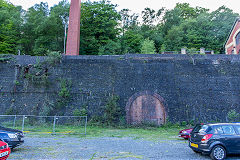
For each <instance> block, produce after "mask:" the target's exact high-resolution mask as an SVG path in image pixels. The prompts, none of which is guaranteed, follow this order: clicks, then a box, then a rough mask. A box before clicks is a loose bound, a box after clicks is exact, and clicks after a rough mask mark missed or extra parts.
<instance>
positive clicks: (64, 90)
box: [55, 79, 71, 111]
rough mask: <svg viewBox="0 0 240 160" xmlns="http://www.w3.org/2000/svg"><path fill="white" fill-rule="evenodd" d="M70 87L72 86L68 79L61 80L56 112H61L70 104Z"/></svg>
mask: <svg viewBox="0 0 240 160" xmlns="http://www.w3.org/2000/svg"><path fill="white" fill-rule="evenodd" d="M70 87H71V84H70V83H69V82H68V81H67V80H66V79H61V81H60V90H59V92H58V98H57V102H56V105H55V108H56V110H58V111H61V110H62V109H63V108H65V107H66V105H67V104H68V103H69V102H70V98H71V96H70Z"/></svg>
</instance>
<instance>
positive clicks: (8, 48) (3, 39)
mask: <svg viewBox="0 0 240 160" xmlns="http://www.w3.org/2000/svg"><path fill="white" fill-rule="evenodd" d="M22 13H23V10H22V8H21V7H15V6H14V5H12V4H11V3H9V2H7V1H5V0H0V54H16V53H17V48H18V47H19V42H20V38H21V32H20V28H21V24H22V23H23V20H22V17H21V14H22Z"/></svg>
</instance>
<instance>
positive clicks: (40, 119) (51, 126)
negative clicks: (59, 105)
mask: <svg viewBox="0 0 240 160" xmlns="http://www.w3.org/2000/svg"><path fill="white" fill-rule="evenodd" d="M0 125H1V126H3V127H7V128H14V129H19V130H22V131H23V132H25V133H27V132H39V133H51V134H85V135H86V134H87V116H34V115H0Z"/></svg>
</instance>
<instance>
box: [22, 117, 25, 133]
mask: <svg viewBox="0 0 240 160" xmlns="http://www.w3.org/2000/svg"><path fill="white" fill-rule="evenodd" d="M24 121H25V115H23V120H22V132H23V130H24Z"/></svg>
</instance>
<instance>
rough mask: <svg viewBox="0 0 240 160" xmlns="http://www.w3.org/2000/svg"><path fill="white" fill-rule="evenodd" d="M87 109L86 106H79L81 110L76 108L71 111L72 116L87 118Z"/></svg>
mask: <svg viewBox="0 0 240 160" xmlns="http://www.w3.org/2000/svg"><path fill="white" fill-rule="evenodd" d="M87 108H88V106H87V105H83V106H81V109H80V110H79V109H77V108H76V109H75V110H74V111H73V115H74V116H87V115H88V111H87Z"/></svg>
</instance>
